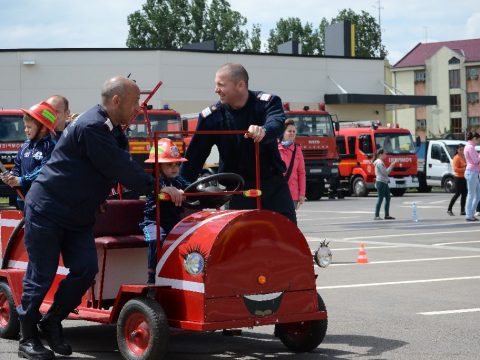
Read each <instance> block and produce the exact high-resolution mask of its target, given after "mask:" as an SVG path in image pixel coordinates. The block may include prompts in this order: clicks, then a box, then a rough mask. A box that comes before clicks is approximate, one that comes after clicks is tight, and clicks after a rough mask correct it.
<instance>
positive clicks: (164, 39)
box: [127, 0, 191, 49]
mask: <svg viewBox="0 0 480 360" xmlns="http://www.w3.org/2000/svg"><path fill="white" fill-rule="evenodd" d="M142 9H143V11H135V12H134V13H133V14H130V15H129V16H128V20H127V21H128V25H129V26H130V32H129V34H128V39H127V46H128V47H133V48H165V49H176V48H180V47H181V46H183V44H185V43H186V42H189V41H190V39H191V35H190V32H189V27H190V26H191V17H190V11H189V10H190V6H189V2H188V0H147V1H146V2H145V4H144V5H143V6H142Z"/></svg>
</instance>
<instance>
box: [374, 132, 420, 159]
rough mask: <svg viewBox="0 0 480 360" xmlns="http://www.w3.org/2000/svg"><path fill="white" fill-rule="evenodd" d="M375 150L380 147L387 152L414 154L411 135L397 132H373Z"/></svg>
mask: <svg viewBox="0 0 480 360" xmlns="http://www.w3.org/2000/svg"><path fill="white" fill-rule="evenodd" d="M375 143H376V144H377V150H378V148H379V147H382V148H383V149H384V150H385V152H386V153H387V154H415V146H414V145H413V139H412V135H410V133H403V132H401V133H399V132H394V133H393V132H389V133H384V132H378V133H376V134H375Z"/></svg>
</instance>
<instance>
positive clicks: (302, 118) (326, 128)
mask: <svg viewBox="0 0 480 360" xmlns="http://www.w3.org/2000/svg"><path fill="white" fill-rule="evenodd" d="M287 119H293V121H295V126H296V128H297V136H329V137H330V136H333V125H332V117H331V116H330V115H287Z"/></svg>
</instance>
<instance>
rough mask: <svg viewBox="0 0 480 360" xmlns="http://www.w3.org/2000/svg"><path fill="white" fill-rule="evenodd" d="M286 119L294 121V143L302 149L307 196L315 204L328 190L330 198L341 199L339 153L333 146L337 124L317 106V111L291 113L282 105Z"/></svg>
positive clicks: (322, 105) (306, 108)
mask: <svg viewBox="0 0 480 360" xmlns="http://www.w3.org/2000/svg"><path fill="white" fill-rule="evenodd" d="M284 109H285V115H286V116H287V119H293V120H294V121H295V125H296V128H297V137H296V139H295V142H296V143H297V144H299V145H300V146H301V147H302V151H303V157H304V159H305V172H306V176H307V192H306V196H307V199H309V200H318V199H320V198H321V197H322V195H325V194H326V189H327V188H329V189H330V195H333V196H334V195H338V196H339V197H343V196H342V195H343V192H342V190H341V189H340V188H339V187H338V179H339V178H338V176H339V175H338V174H339V172H338V152H337V146H336V144H335V130H336V129H337V130H338V128H337V127H338V125H337V124H338V123H337V122H333V120H332V116H331V115H330V114H329V113H328V112H327V111H325V105H324V104H320V105H319V109H318V110H311V109H310V108H309V107H308V106H304V107H303V109H302V110H291V109H290V105H289V103H285V104H284Z"/></svg>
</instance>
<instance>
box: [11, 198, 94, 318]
mask: <svg viewBox="0 0 480 360" xmlns="http://www.w3.org/2000/svg"><path fill="white" fill-rule="evenodd" d="M24 238H25V247H26V249H27V254H28V258H29V262H28V265H27V271H26V273H25V277H24V279H23V294H22V299H21V304H20V305H19V306H18V308H17V311H18V315H19V317H20V320H22V321H29V322H33V323H36V322H38V321H39V320H40V319H41V314H40V311H39V308H40V305H41V304H42V302H43V299H44V298H45V295H46V294H47V292H48V290H49V289H50V286H51V285H52V282H53V280H54V278H55V275H56V273H57V268H58V263H59V259H60V254H61V255H62V257H63V263H64V266H65V267H66V268H68V270H69V272H68V275H67V276H66V278H65V279H63V280H62V281H61V282H60V284H59V287H58V289H57V292H56V293H55V297H54V302H55V303H56V304H58V305H60V306H62V307H63V308H65V309H70V310H74V309H75V308H76V307H77V306H78V305H79V304H80V303H81V300H82V296H83V295H84V294H85V292H86V291H87V290H88V288H89V287H90V286H91V285H92V282H93V280H94V278H95V275H96V274H97V272H98V260H97V251H96V248H95V239H94V236H93V229H87V230H84V231H71V230H68V229H65V228H63V227H60V226H59V225H58V224H56V223H55V222H54V221H51V220H50V219H47V218H46V217H44V216H42V215H41V214H39V213H37V212H35V211H34V210H32V209H31V208H30V207H29V206H28V205H27V206H26V207H25V237H24Z"/></svg>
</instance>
